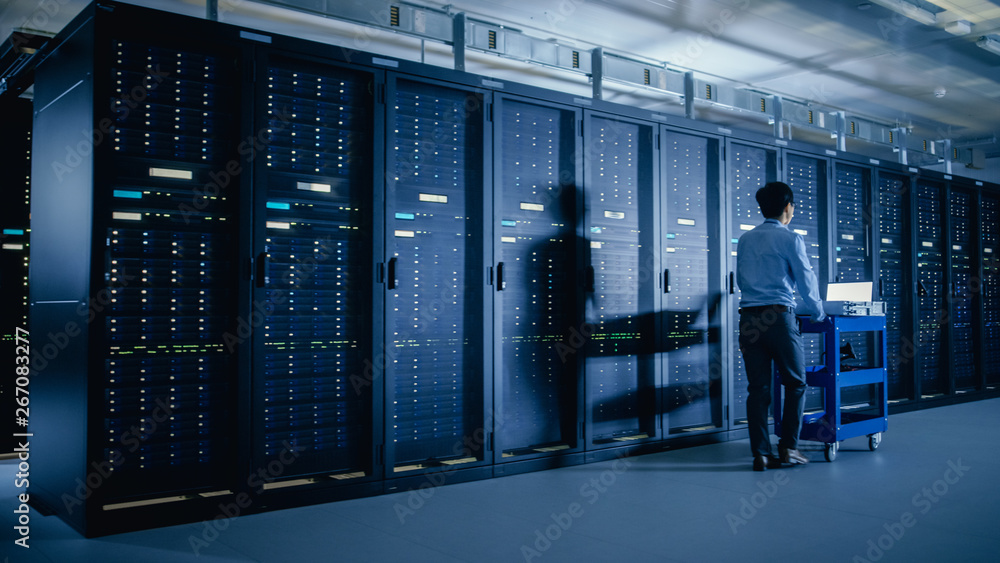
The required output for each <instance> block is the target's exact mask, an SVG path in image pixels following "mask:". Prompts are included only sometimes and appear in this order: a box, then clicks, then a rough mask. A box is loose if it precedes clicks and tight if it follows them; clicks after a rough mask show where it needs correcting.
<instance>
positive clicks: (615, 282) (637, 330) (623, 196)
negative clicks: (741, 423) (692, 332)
mask: <svg viewBox="0 0 1000 563" xmlns="http://www.w3.org/2000/svg"><path fill="white" fill-rule="evenodd" d="M585 135H586V141H585V142H586V146H587V147H589V150H588V153H590V154H591V155H592V157H591V158H590V162H589V163H588V168H587V176H586V196H585V197H586V201H587V203H586V208H587V213H588V215H587V222H586V224H587V226H588V229H589V240H590V245H589V250H590V260H589V264H590V266H589V268H588V270H587V272H588V274H587V276H586V277H587V278H589V279H588V280H586V281H587V284H588V286H589V287H588V288H587V289H588V290H589V293H590V295H588V297H587V301H588V321H589V322H590V323H591V325H593V328H594V333H593V335H592V336H591V340H590V346H588V348H587V367H586V372H587V375H586V385H587V390H588V391H587V394H588V398H587V408H588V410H589V412H588V420H589V421H590V432H589V441H590V443H591V444H608V443H615V442H620V441H625V440H634V439H642V438H647V437H653V436H655V435H656V426H657V424H656V420H655V408H656V397H655V394H654V393H655V385H656V379H655V378H656V373H655V365H654V363H653V357H652V354H650V353H649V352H650V351H651V350H650V349H649V348H646V349H645V350H644V349H643V347H644V346H648V345H649V344H650V343H651V342H653V338H654V337H655V327H654V319H653V290H652V288H653V284H654V283H655V279H656V262H655V254H654V253H653V251H652V249H651V247H652V242H653V240H655V239H654V238H653V233H652V227H653V225H652V223H653V213H654V211H653V210H654V209H655V205H654V204H653V201H652V200H651V198H652V196H653V182H654V177H653V168H654V162H653V154H652V146H653V143H652V140H653V127H652V126H650V125H645V124H638V123H632V122H627V121H619V120H616V119H610V118H605V117H601V116H597V115H592V116H591V118H590V119H589V120H588V121H587V126H586V127H585ZM643 352H646V353H643Z"/></svg>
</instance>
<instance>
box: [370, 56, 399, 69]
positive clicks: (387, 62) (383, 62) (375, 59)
mask: <svg viewBox="0 0 1000 563" xmlns="http://www.w3.org/2000/svg"><path fill="white" fill-rule="evenodd" d="M372 64H376V65H382V66H391V67H392V68H396V67H398V66H399V61H394V60H391V59H381V58H379V57H372Z"/></svg>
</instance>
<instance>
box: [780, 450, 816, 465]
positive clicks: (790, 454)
mask: <svg viewBox="0 0 1000 563" xmlns="http://www.w3.org/2000/svg"><path fill="white" fill-rule="evenodd" d="M778 452H779V453H780V454H781V463H790V464H792V465H805V464H807V463H809V458H807V457H806V456H804V455H802V452H800V451H799V450H790V449H788V448H779V449H778Z"/></svg>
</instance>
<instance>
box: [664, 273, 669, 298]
mask: <svg viewBox="0 0 1000 563" xmlns="http://www.w3.org/2000/svg"><path fill="white" fill-rule="evenodd" d="M663 293H670V268H666V269H664V270H663Z"/></svg>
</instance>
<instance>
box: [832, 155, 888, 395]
mask: <svg viewBox="0 0 1000 563" xmlns="http://www.w3.org/2000/svg"><path fill="white" fill-rule="evenodd" d="M833 167H834V173H833V176H834V198H835V200H836V204H835V210H836V212H835V220H834V224H835V225H836V228H834V229H831V234H832V235H833V243H832V245H831V246H832V249H833V251H834V254H835V259H834V261H833V267H834V272H833V276H832V277H833V280H834V281H836V282H871V281H873V276H872V268H873V255H872V252H871V250H872V245H871V240H872V236H871V233H872V223H873V219H874V214H873V209H874V208H873V205H872V199H871V175H872V172H871V169H870V168H868V167H863V166H858V165H855V164H850V163H846V162H834V164H833ZM871 298H872V299H874V292H873V295H872V296H871ZM840 341H841V342H842V343H843V344H842V346H844V345H847V344H849V345H850V350H849V352H850V353H843V356H845V357H847V359H846V360H845V361H844V365H845V366H851V365H854V366H869V365H874V363H875V361H876V359H877V355H878V354H877V351H878V348H877V346H880V344H879V343H878V342H877V341H876V340H875V338H874V335H872V334H871V333H865V332H855V333H844V334H842V335H841V337H840ZM835 353H836V354H838V356H841V354H842V352H840V351H839V350H838V351H836V352H835ZM852 355H853V356H854V357H853V358H850V356H852ZM868 391H869V390H868V389H858V388H854V389H852V388H847V389H845V390H844V392H843V396H842V397H841V404H843V405H858V406H860V405H863V404H874V403H875V402H876V401H877V397H875V396H873V395H872V394H871V393H869V392H868Z"/></svg>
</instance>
